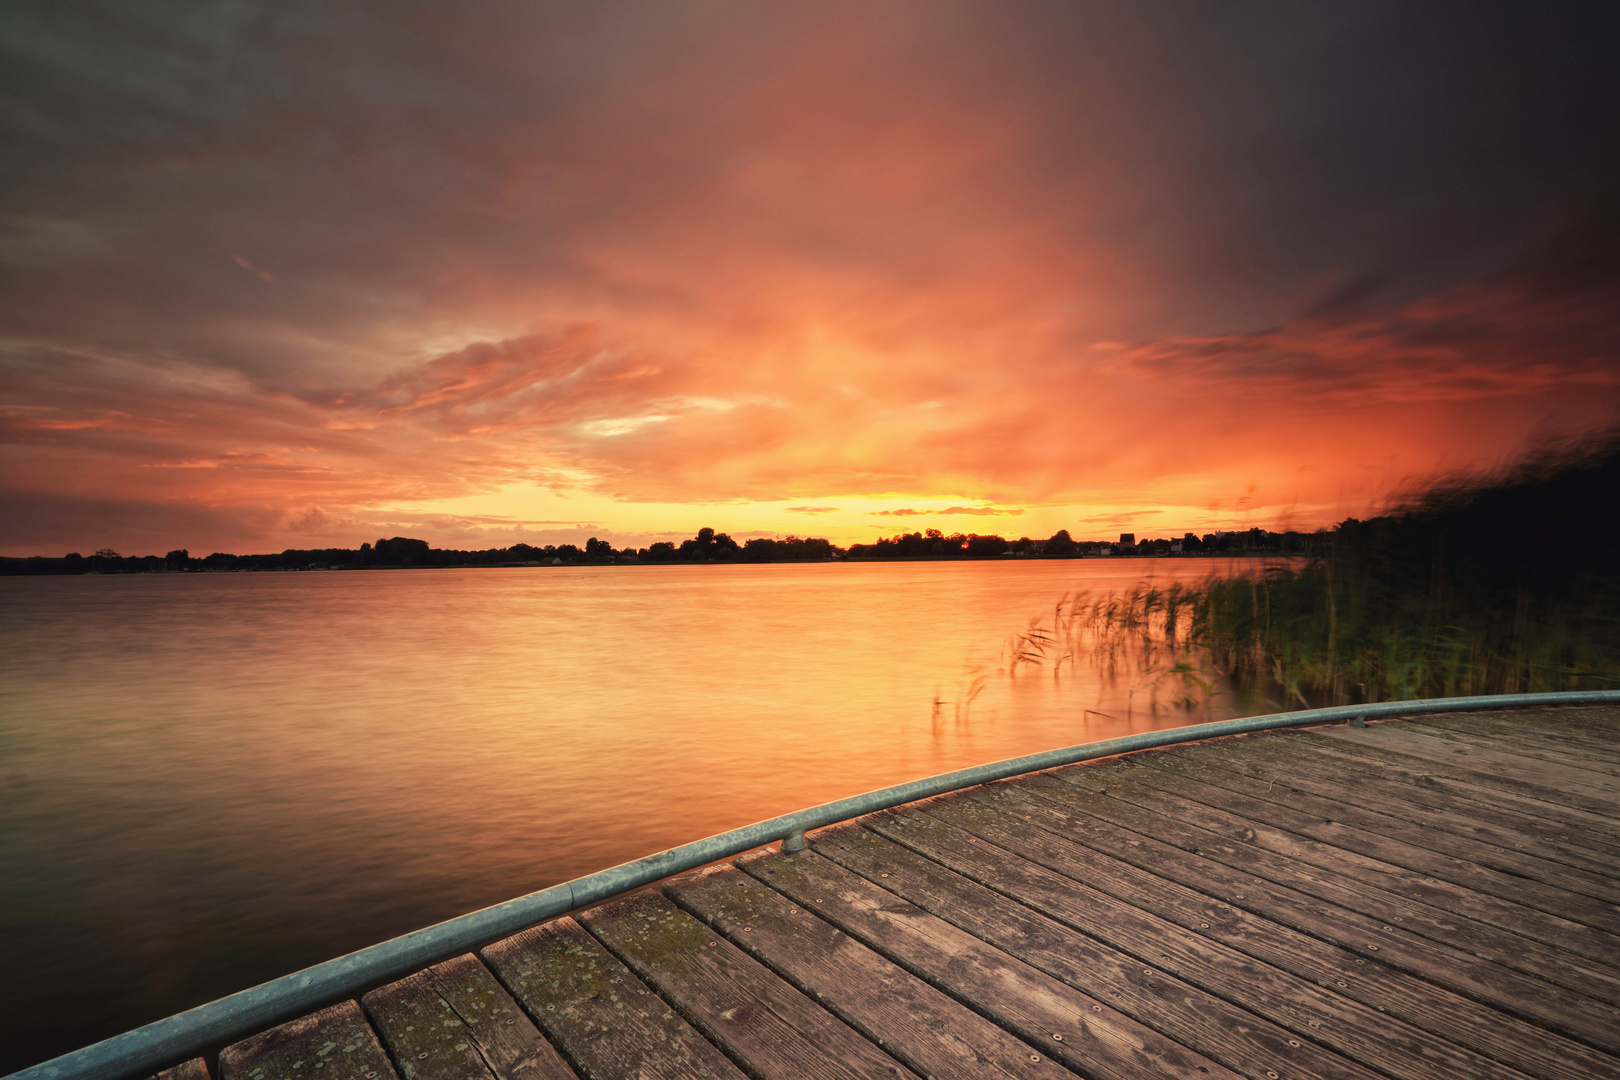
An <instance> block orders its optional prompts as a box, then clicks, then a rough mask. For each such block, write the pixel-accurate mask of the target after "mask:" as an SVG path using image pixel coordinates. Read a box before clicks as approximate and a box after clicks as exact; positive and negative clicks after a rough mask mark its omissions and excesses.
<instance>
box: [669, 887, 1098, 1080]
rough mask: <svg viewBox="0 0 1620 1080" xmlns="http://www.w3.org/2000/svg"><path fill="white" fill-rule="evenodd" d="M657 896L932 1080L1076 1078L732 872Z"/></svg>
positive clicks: (838, 932) (778, 895) (840, 933)
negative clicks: (693, 917) (684, 910)
mask: <svg viewBox="0 0 1620 1080" xmlns="http://www.w3.org/2000/svg"><path fill="white" fill-rule="evenodd" d="M664 893H665V895H667V896H669V897H670V898H671V899H672V900H674V901H675V902H676V903H678V904H680V905H681V907H682V908H684V909H686V910H687V911H690V912H692V913H693V914H694V915H696V916H697V917H698V918H700V919H702V920H703V921H704V922H706V923H708V924H709V925H710V926H711V927H713V928H714V930H715V931H717V932H718V933H721V934H724V935H725V936H726V937H727V938H728V939H729V940H730V941H731V942H732V943H734V944H735V945H736V946H737V947H738V948H740V949H742V950H744V951H745V952H747V953H748V954H749V955H750V956H752V957H754V958H755V959H756V960H759V961H760V962H761V963H764V964H765V965H766V966H768V967H770V968H771V969H772V970H773V971H775V972H776V973H777V974H779V975H781V976H782V977H783V978H785V979H787V980H788V981H789V982H790V983H792V984H793V985H794V986H795V987H797V988H798V989H799V990H800V991H802V992H803V993H806V994H809V995H810V996H811V997H813V998H814V999H815V1000H816V1001H818V1002H820V1003H821V1004H822V1005H823V1006H825V1007H826V1008H827V1009H829V1010H831V1011H832V1012H833V1013H835V1014H837V1015H838V1016H839V1017H840V1018H842V1019H843V1020H844V1021H845V1022H846V1023H848V1024H849V1025H850V1026H851V1027H853V1028H855V1029H856V1030H857V1031H860V1032H861V1033H862V1034H863V1035H865V1036H866V1037H867V1038H869V1039H871V1040H872V1041H873V1042H875V1043H877V1044H878V1045H879V1046H882V1047H883V1048H884V1049H886V1050H888V1051H889V1053H891V1054H893V1055H894V1056H895V1057H896V1058H898V1059H899V1060H900V1061H901V1062H902V1063H903V1064H905V1065H906V1066H908V1067H909V1068H911V1069H912V1070H913V1071H915V1072H918V1073H920V1074H922V1075H924V1076H929V1077H933V1078H934V1080H1004V1078H1009V1077H1022V1078H1028V1080H1068V1078H1070V1077H1072V1076H1073V1075H1074V1074H1073V1073H1071V1072H1069V1070H1068V1069H1066V1068H1064V1067H1063V1066H1062V1065H1059V1064H1058V1063H1057V1062H1055V1061H1053V1060H1052V1059H1050V1058H1048V1057H1045V1056H1044V1055H1042V1054H1040V1053H1038V1052H1037V1050H1036V1048H1035V1047H1033V1046H1031V1045H1030V1044H1028V1043H1026V1042H1024V1041H1022V1040H1021V1039H1019V1038H1017V1037H1016V1036H1014V1035H1013V1034H1011V1033H1010V1032H1007V1031H1004V1030H1002V1029H1001V1028H1000V1027H997V1026H996V1025H995V1024H993V1023H991V1022H990V1021H988V1020H986V1019H985V1018H984V1017H982V1016H980V1015H979V1014H978V1013H976V1012H974V1011H973V1010H972V1009H969V1008H967V1007H966V1006H965V1005H962V1004H961V1003H959V1002H958V1001H957V1000H956V999H955V998H952V997H950V996H949V995H947V994H945V993H942V992H941V991H939V990H936V989H935V988H934V987H932V986H930V985H928V984H927V983H926V982H923V981H922V980H921V979H919V978H917V977H916V976H915V975H913V974H911V973H910V972H909V971H906V970H905V969H904V968H902V967H900V966H899V965H898V964H895V963H893V962H892V961H890V960H887V959H885V958H884V957H882V956H880V955H878V954H877V953H876V952H873V951H872V950H871V949H869V948H867V947H866V946H864V945H862V944H861V943H860V942H858V941H856V940H855V939H854V938H852V937H850V936H849V935H848V934H846V933H844V932H843V931H842V930H839V929H838V928H837V927H835V926H833V925H832V924H831V923H829V922H826V921H824V920H822V919H818V918H812V917H809V916H807V914H806V913H805V911H804V910H803V909H802V908H800V907H798V906H797V905H796V904H794V903H793V902H792V901H791V900H789V899H788V898H787V897H785V896H783V895H782V894H781V893H779V892H777V891H776V890H775V889H771V888H768V887H766V886H765V885H762V884H760V883H759V882H758V881H756V880H754V879H753V878H752V877H749V876H748V875H747V874H745V873H743V872H742V871H741V870H738V869H737V868H736V867H732V866H722V867H711V868H709V869H707V870H702V871H699V872H697V873H696V874H688V875H686V876H683V877H679V878H676V879H675V880H673V881H670V882H668V883H666V884H665V885H664Z"/></svg>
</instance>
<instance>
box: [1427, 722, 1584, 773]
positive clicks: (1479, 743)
mask: <svg viewBox="0 0 1620 1080" xmlns="http://www.w3.org/2000/svg"><path fill="white" fill-rule="evenodd" d="M1401 727H1402V730H1405V731H1409V732H1411V733H1412V734H1414V735H1423V736H1425V737H1427V738H1432V739H1438V740H1440V741H1441V742H1445V743H1452V744H1455V745H1456V746H1460V747H1462V748H1463V749H1464V750H1466V751H1470V752H1474V751H1478V752H1486V753H1498V754H1508V755H1511V756H1513V757H1517V758H1530V759H1533V760H1536V761H1545V762H1547V763H1549V764H1552V765H1561V766H1563V767H1564V768H1567V769H1579V770H1581V771H1582V772H1595V773H1599V774H1601V775H1607V774H1608V773H1609V767H1610V762H1609V760H1608V755H1607V754H1606V753H1586V752H1583V751H1582V750H1580V749H1579V748H1578V747H1575V748H1572V747H1570V746H1569V745H1567V744H1557V743H1552V742H1550V741H1548V740H1545V739H1540V738H1536V737H1535V736H1532V735H1527V734H1523V733H1521V732H1517V731H1513V730H1507V731H1501V732H1490V733H1486V732H1475V731H1468V730H1465V729H1463V728H1459V727H1456V726H1453V725H1448V724H1429V723H1424V722H1423V720H1422V718H1413V719H1411V720H1404V721H1402V722H1401Z"/></svg>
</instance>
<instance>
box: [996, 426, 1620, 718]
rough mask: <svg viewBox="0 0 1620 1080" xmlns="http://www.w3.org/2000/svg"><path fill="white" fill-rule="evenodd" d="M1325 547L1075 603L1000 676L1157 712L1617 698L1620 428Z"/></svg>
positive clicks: (1017, 651) (1405, 507)
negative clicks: (1225, 701)
mask: <svg viewBox="0 0 1620 1080" xmlns="http://www.w3.org/2000/svg"><path fill="white" fill-rule="evenodd" d="M1328 539H1329V541H1330V542H1329V543H1328V544H1326V545H1324V547H1325V554H1321V555H1319V556H1317V557H1315V558H1314V559H1312V561H1310V562H1309V563H1307V564H1305V565H1303V566H1300V565H1298V564H1297V563H1296V564H1283V565H1273V566H1268V567H1263V568H1260V570H1259V572H1256V573H1252V574H1247V575H1242V576H1237V577H1224V578H1219V577H1211V578H1209V579H1206V580H1205V581H1204V582H1202V583H1201V584H1198V585H1195V586H1181V585H1170V586H1166V587H1163V588H1158V587H1155V586H1153V585H1151V584H1144V585H1140V586H1138V587H1136V588H1135V589H1133V590H1131V591H1128V592H1126V593H1120V594H1111V595H1109V596H1105V597H1101V598H1092V597H1089V596H1078V595H1073V596H1065V597H1064V598H1063V599H1062V600H1060V601H1059V602H1058V604H1057V606H1056V610H1055V611H1054V613H1053V618H1052V621H1051V624H1050V626H1048V625H1047V624H1046V623H1045V622H1043V621H1039V620H1033V621H1032V622H1031V624H1030V627H1029V629H1028V630H1027V631H1025V632H1024V633H1022V634H1016V635H1013V637H1012V638H1010V639H1009V640H1008V642H1007V646H1006V648H1005V650H1004V662H1005V664H1006V666H1007V669H1008V670H1009V671H1012V672H1017V671H1018V670H1019V669H1020V668H1021V667H1024V666H1041V667H1048V668H1050V669H1051V670H1052V671H1053V672H1054V673H1055V674H1060V673H1061V672H1062V670H1063V668H1064V666H1065V665H1068V666H1070V667H1073V666H1075V665H1078V664H1081V663H1086V664H1090V665H1092V666H1093V667H1094V668H1096V669H1098V670H1099V671H1100V672H1101V673H1102V674H1103V675H1105V676H1106V677H1108V678H1109V679H1110V680H1111V681H1116V680H1118V679H1122V678H1123V679H1129V680H1131V681H1130V682H1129V683H1128V693H1129V695H1130V696H1129V700H1132V701H1134V700H1136V698H1137V695H1138V694H1140V695H1141V696H1142V698H1143V699H1145V704H1147V705H1148V706H1149V707H1150V708H1152V709H1154V710H1157V709H1158V708H1160V707H1161V706H1162V705H1166V704H1168V705H1172V706H1179V707H1182V708H1196V707H1199V706H1200V705H1201V706H1203V707H1204V708H1206V709H1207V708H1208V707H1209V703H1210V699H1211V697H1212V696H1214V695H1216V694H1217V693H1219V692H1222V691H1221V690H1220V689H1219V688H1222V687H1230V692H1232V693H1234V694H1235V695H1237V697H1238V698H1239V701H1238V702H1237V703H1236V704H1238V707H1240V708H1253V707H1259V706H1265V705H1271V706H1277V707H1288V706H1292V705H1300V706H1305V707H1311V706H1318V705H1330V704H1355V703H1360V702H1367V701H1389V700H1406V699H1410V698H1418V697H1442V696H1453V695H1466V694H1498V693H1517V692H1533V691H1541V690H1580V689H1598V688H1613V687H1620V427H1615V428H1611V429H1610V430H1609V431H1607V432H1606V433H1604V434H1602V435H1600V436H1597V437H1595V438H1592V439H1589V440H1587V441H1585V442H1582V443H1576V444H1565V445H1562V446H1556V447H1550V448H1547V449H1543V450H1542V451H1540V452H1537V453H1534V454H1531V455H1528V456H1526V457H1525V458H1524V459H1522V460H1521V461H1519V462H1518V463H1517V464H1515V465H1512V466H1509V467H1507V468H1504V469H1501V470H1498V471H1496V472H1494V473H1490V474H1486V475H1482V476H1460V477H1450V478H1447V479H1445V480H1443V481H1441V482H1438V483H1435V484H1433V485H1431V486H1430V487H1429V488H1427V489H1426V490H1424V491H1421V492H1419V493H1417V494H1414V495H1411V496H1409V497H1407V498H1406V499H1404V500H1402V501H1401V502H1399V503H1398V504H1397V505H1396V506H1395V507H1394V508H1392V509H1391V510H1390V511H1389V512H1388V513H1386V514H1385V515H1383V516H1381V517H1378V518H1375V519H1373V520H1370V521H1357V520H1355V519H1350V520H1347V521H1344V522H1342V523H1340V524H1339V526H1338V527H1337V528H1335V529H1334V530H1332V532H1331V534H1330V535H1329V537H1328ZM1244 699H1247V700H1244Z"/></svg>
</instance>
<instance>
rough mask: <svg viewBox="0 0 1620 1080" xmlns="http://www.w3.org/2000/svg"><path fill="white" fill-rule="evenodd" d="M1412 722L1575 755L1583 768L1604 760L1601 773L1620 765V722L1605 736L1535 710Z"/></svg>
mask: <svg viewBox="0 0 1620 1080" xmlns="http://www.w3.org/2000/svg"><path fill="white" fill-rule="evenodd" d="M1409 722H1411V723H1415V724H1418V725H1419V730H1421V731H1423V732H1425V733H1435V732H1441V733H1450V734H1453V735H1468V736H1472V737H1475V738H1483V739H1486V740H1488V741H1508V742H1510V743H1511V744H1512V745H1514V746H1522V747H1524V748H1526V749H1528V750H1539V751H1545V752H1548V753H1552V754H1557V755H1561V756H1564V757H1576V758H1578V759H1579V760H1580V761H1581V767H1583V768H1592V767H1593V766H1594V765H1595V764H1597V763H1602V766H1603V767H1602V768H1601V769H1600V770H1599V771H1601V772H1612V771H1613V770H1614V767H1615V766H1620V745H1617V740H1620V722H1616V723H1615V724H1613V725H1611V726H1610V727H1609V728H1608V730H1607V733H1606V735H1602V734H1598V733H1596V732H1594V731H1593V730H1591V729H1589V728H1586V727H1583V726H1578V725H1575V724H1571V723H1568V722H1564V723H1560V722H1559V721H1558V720H1557V719H1556V718H1555V717H1554V716H1552V715H1551V714H1536V713H1526V714H1524V715H1513V714H1510V713H1453V714H1451V715H1448V716H1431V717H1414V718H1413V720H1412V721H1409Z"/></svg>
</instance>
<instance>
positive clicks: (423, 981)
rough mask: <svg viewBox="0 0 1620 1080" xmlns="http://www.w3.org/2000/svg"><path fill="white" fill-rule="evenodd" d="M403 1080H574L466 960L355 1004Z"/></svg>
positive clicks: (491, 981)
mask: <svg viewBox="0 0 1620 1080" xmlns="http://www.w3.org/2000/svg"><path fill="white" fill-rule="evenodd" d="M360 1005H361V1007H362V1008H364V1009H365V1011H366V1015H367V1016H369V1017H370V1018H371V1022H372V1024H373V1025H374V1026H375V1027H376V1029H377V1032H378V1034H380V1035H381V1036H382V1040H383V1043H384V1044H385V1045H386V1046H387V1047H388V1051H389V1053H390V1054H392V1055H393V1058H394V1060H395V1061H396V1062H398V1064H399V1072H400V1075H401V1076H403V1077H404V1080H474V1078H479V1077H486V1078H492V1080H574V1073H573V1070H571V1069H570V1068H568V1066H567V1065H565V1064H563V1060H562V1058H561V1057H559V1056H558V1054H557V1051H556V1049H555V1048H553V1047H552V1045H551V1044H550V1043H549V1042H547V1041H546V1039H545V1036H543V1035H541V1034H540V1031H539V1029H537V1028H536V1027H535V1026H534V1023H533V1022H532V1021H530V1019H529V1018H528V1017H527V1016H525V1015H524V1014H523V1010H522V1009H520V1008H518V1006H517V1002H515V1001H513V1000H512V998H511V995H509V994H508V993H507V992H506V990H505V989H504V988H503V987H502V986H501V984H500V983H499V982H497V981H496V979H495V976H493V975H491V974H490V973H489V969H488V968H486V967H484V965H483V964H481V963H479V961H478V958H477V957H475V956H473V955H472V954H470V953H469V954H467V955H466V956H458V957H455V958H454V959H451V960H446V961H445V962H444V963H442V964H436V965H434V966H433V967H431V968H429V969H427V970H426V971H419V972H417V973H416V974H414V975H409V976H407V977H405V978H403V979H400V980H399V981H398V982H393V983H389V984H388V985H387V986H383V987H379V988H378V989H376V990H373V991H371V993H369V994H367V995H366V996H365V997H363V998H361V999H360Z"/></svg>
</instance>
